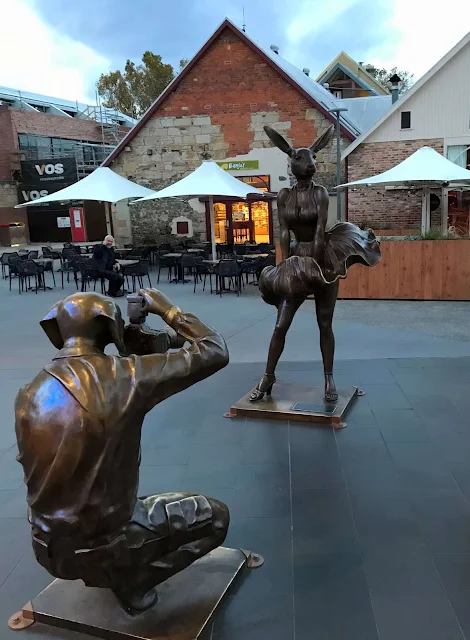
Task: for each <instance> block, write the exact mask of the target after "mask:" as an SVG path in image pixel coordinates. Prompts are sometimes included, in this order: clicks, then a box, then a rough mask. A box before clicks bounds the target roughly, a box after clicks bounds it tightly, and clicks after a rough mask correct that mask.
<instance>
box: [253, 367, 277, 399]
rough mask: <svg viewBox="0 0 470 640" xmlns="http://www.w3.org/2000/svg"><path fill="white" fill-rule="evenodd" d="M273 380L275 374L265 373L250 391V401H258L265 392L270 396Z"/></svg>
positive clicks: (274, 380) (274, 379)
mask: <svg viewBox="0 0 470 640" xmlns="http://www.w3.org/2000/svg"><path fill="white" fill-rule="evenodd" d="M275 382H276V376H275V375H274V374H273V373H265V374H264V376H263V377H262V378H261V380H260V381H259V382H258V384H257V385H256V387H255V388H254V389H253V391H252V392H251V394H250V402H259V401H260V400H262V399H263V398H264V395H265V394H266V395H267V396H270V395H271V392H272V390H273V385H274V383H275Z"/></svg>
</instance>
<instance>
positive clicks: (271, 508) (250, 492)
mask: <svg viewBox="0 0 470 640" xmlns="http://www.w3.org/2000/svg"><path fill="white" fill-rule="evenodd" d="M232 513H233V514H237V515H240V516H241V517H246V518H276V517H290V513H291V500H290V489H289V487H284V488H280V487H272V486H271V487H270V486H267V487H266V486H262V485H255V486H252V487H251V488H250V489H248V488H247V487H242V488H240V487H236V488H235V489H234V490H233V502H232Z"/></svg>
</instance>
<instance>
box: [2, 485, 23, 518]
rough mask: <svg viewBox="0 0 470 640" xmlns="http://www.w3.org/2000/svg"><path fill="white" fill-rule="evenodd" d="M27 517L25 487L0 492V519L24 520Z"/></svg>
mask: <svg viewBox="0 0 470 640" xmlns="http://www.w3.org/2000/svg"><path fill="white" fill-rule="evenodd" d="M27 517H28V506H27V504H26V487H25V486H23V487H20V488H19V489H16V490H14V491H0V518H21V519H26V518H27Z"/></svg>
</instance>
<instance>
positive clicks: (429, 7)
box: [364, 0, 470, 80]
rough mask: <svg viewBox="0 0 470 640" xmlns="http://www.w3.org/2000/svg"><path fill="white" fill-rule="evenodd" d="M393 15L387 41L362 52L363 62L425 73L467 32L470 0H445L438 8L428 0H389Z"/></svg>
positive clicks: (420, 73)
mask: <svg viewBox="0 0 470 640" xmlns="http://www.w3.org/2000/svg"><path fill="white" fill-rule="evenodd" d="M391 3H392V5H393V15H392V18H391V19H390V21H389V23H388V26H389V28H390V38H389V39H387V41H385V42H383V44H382V45H381V46H379V47H375V48H374V49H371V50H369V51H366V52H365V54H366V55H365V57H364V59H365V60H366V61H367V62H371V63H374V64H375V65H377V66H380V67H385V68H390V67H394V66H396V67H398V68H399V69H403V70H405V71H410V72H411V73H414V75H415V79H416V80H417V79H418V78H420V77H421V76H422V75H423V74H424V73H426V72H427V71H428V70H429V69H430V68H431V67H432V66H433V65H434V64H436V62H438V60H440V58H442V57H443V56H444V55H445V54H446V53H447V52H448V51H449V50H450V49H452V47H453V46H454V45H456V44H457V42H458V41H459V40H461V39H462V38H463V37H464V36H465V35H466V34H467V32H468V29H469V27H470V2H469V0H446V2H445V3H444V4H441V5H438V4H433V3H431V2H429V1H428V0H391Z"/></svg>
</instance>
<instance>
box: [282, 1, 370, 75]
mask: <svg viewBox="0 0 470 640" xmlns="http://www.w3.org/2000/svg"><path fill="white" fill-rule="evenodd" d="M360 2H361V0H335V2H331V1H330V0H315V2H314V3H313V2H312V0H302V3H301V4H300V6H296V9H295V15H294V16H293V17H292V18H291V19H290V20H289V19H288V16H285V18H284V19H286V20H287V23H286V39H287V49H286V51H283V52H281V53H282V55H283V56H284V57H285V58H287V59H288V60H290V61H291V62H293V63H294V64H297V65H299V66H300V65H302V64H303V63H304V62H305V39H306V38H307V37H308V38H309V39H310V40H314V38H315V36H316V35H317V34H319V33H322V32H325V31H328V32H329V33H331V34H332V38H334V32H335V20H336V19H337V18H338V16H340V15H341V14H342V13H344V12H345V11H348V10H349V9H351V8H352V7H354V6H355V5H357V4H360ZM284 10H285V7H284ZM343 47H344V43H343V44H341V43H339V44H338V53H339V52H340V51H341V49H342V48H343Z"/></svg>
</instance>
